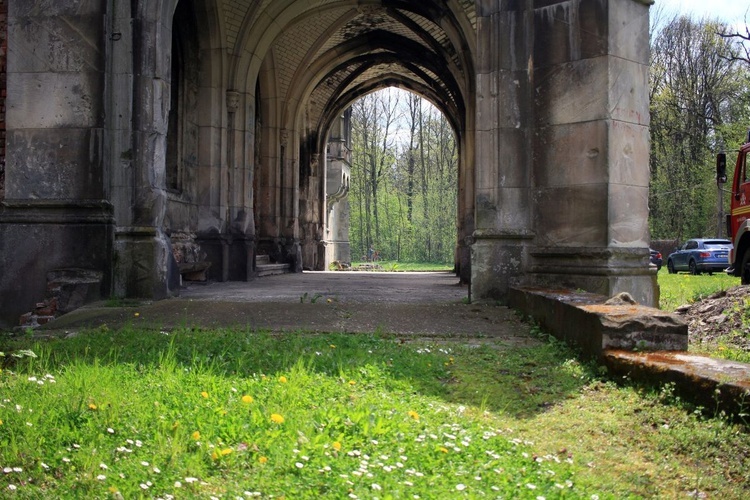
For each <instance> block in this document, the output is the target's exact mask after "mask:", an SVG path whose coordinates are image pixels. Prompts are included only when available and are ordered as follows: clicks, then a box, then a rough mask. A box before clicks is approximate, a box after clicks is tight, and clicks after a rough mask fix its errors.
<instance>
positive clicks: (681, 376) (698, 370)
mask: <svg viewBox="0 0 750 500" xmlns="http://www.w3.org/2000/svg"><path fill="white" fill-rule="evenodd" d="M603 361H604V364H605V365H606V366H607V368H608V369H609V372H610V374H612V375H619V376H627V377H629V378H631V379H633V380H638V381H643V382H647V383H653V382H655V381H658V382H659V383H674V384H675V388H676V390H677V393H678V394H679V395H681V396H683V397H685V398H686V399H689V400H690V401H692V402H694V403H696V404H699V405H701V406H703V407H704V408H706V409H709V410H724V411H725V412H726V413H727V414H728V415H737V414H740V413H748V408H749V407H750V365H748V364H745V363H738V362H736V361H729V360H725V359H716V358H709V357H707V356H697V355H694V354H688V353H686V352H652V353H646V352H626V351H620V350H607V351H604V353H603Z"/></svg>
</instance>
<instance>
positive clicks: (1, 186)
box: [0, 0, 8, 200]
mask: <svg viewBox="0 0 750 500" xmlns="http://www.w3.org/2000/svg"><path fill="white" fill-rule="evenodd" d="M7 54H8V0H0V200H2V199H3V198H5V97H6V95H7V80H8V78H7V77H8V64H7V61H8V58H7Z"/></svg>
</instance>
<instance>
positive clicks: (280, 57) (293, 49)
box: [224, 0, 476, 127]
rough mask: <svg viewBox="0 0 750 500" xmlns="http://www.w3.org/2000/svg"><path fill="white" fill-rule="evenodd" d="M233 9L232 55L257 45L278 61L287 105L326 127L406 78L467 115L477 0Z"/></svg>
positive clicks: (270, 62) (267, 58)
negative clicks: (365, 97) (364, 99)
mask: <svg viewBox="0 0 750 500" xmlns="http://www.w3.org/2000/svg"><path fill="white" fill-rule="evenodd" d="M224 15H225V24H224V26H225V29H224V32H225V34H226V43H227V47H228V49H229V51H230V55H234V56H236V57H243V54H244V55H248V54H251V56H249V57H252V58H256V59H257V60H259V61H262V64H263V67H264V68H273V72H274V82H275V97H276V98H277V99H279V100H280V101H281V102H284V103H285V106H286V109H285V113H287V115H291V114H295V113H299V112H300V110H301V109H303V108H304V109H305V112H306V113H307V114H308V117H309V119H311V121H312V122H316V121H317V122H318V123H319V124H320V125H321V126H323V127H325V126H327V122H328V120H330V118H331V117H332V116H334V115H335V114H336V113H339V112H340V111H341V110H342V109H343V108H345V107H346V106H348V105H349V104H350V103H351V102H353V101H354V100H356V98H358V97H360V96H362V95H364V94H366V93H368V92H371V91H373V90H377V89H379V88H384V87H387V86H400V87H403V88H407V89H410V90H412V91H414V92H416V93H418V94H420V95H422V96H423V97H425V98H427V99H429V100H430V101H432V102H433V103H435V104H436V105H437V106H438V107H439V108H441V110H442V111H443V112H444V113H445V114H446V116H447V117H448V119H449V120H451V121H452V122H453V125H454V126H455V127H461V126H462V125H463V122H464V120H465V114H466V113H465V110H466V102H467V99H468V95H469V93H470V91H471V88H472V87H473V64H474V63H473V56H472V54H473V53H474V44H475V39H476V37H475V30H476V13H475V7H474V1H473V0H416V1H406V0H375V1H367V0H359V1H357V0H318V1H314V0H256V1H252V0H224ZM246 57H247V56H246ZM258 67H259V66H258ZM250 78H252V75H250Z"/></svg>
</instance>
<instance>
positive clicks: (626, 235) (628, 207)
mask: <svg viewBox="0 0 750 500" xmlns="http://www.w3.org/2000/svg"><path fill="white" fill-rule="evenodd" d="M534 33H535V36H534V51H533V59H534V101H533V114H534V120H535V121H534V134H533V137H534V141H533V143H532V144H533V147H532V149H533V169H532V171H533V177H534V188H533V199H534V201H535V205H536V208H535V211H534V220H533V227H534V233H535V240H534V248H533V249H532V250H531V252H530V254H531V262H530V268H529V270H530V271H531V274H530V275H529V278H528V279H529V281H531V282H533V283H538V284H547V285H549V286H565V287H571V288H581V289H585V290H587V291H591V292H595V293H600V294H603V295H607V296H610V295H614V294H616V293H619V292H622V291H626V292H629V293H631V294H632V295H633V296H634V297H635V298H636V299H637V300H638V301H639V302H640V303H642V304H645V305H654V303H655V300H656V299H655V292H654V289H655V275H654V274H653V273H652V272H650V271H649V268H648V251H647V247H648V242H649V233H648V203H647V199H648V182H649V166H648V148H649V133H648V119H649V109H648V92H647V91H648V50H649V45H648V6H647V5H644V2H636V1H633V0H620V1H609V2H598V1H593V0H591V1H589V0H579V1H575V2H559V3H555V4H551V5H549V6H547V7H544V8H539V9H536V10H535V12H534Z"/></svg>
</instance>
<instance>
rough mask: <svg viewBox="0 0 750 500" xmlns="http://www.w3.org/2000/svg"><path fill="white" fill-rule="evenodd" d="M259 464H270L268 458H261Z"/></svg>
mask: <svg viewBox="0 0 750 500" xmlns="http://www.w3.org/2000/svg"><path fill="white" fill-rule="evenodd" d="M258 462H260V463H262V464H264V463H266V462H268V457H260V458H259V459H258Z"/></svg>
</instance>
